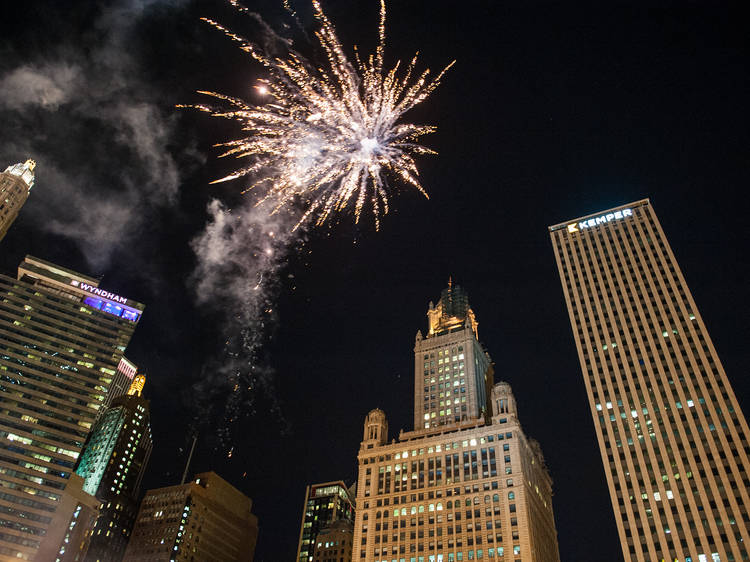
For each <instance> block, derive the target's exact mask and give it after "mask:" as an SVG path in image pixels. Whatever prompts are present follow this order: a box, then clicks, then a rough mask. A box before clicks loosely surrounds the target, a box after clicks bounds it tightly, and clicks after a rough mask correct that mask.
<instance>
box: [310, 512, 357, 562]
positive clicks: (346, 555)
mask: <svg viewBox="0 0 750 562" xmlns="http://www.w3.org/2000/svg"><path fill="white" fill-rule="evenodd" d="M352 544H354V525H353V523H352V522H351V521H347V520H346V519H338V520H337V521H334V522H333V523H331V524H330V525H327V526H326V527H324V528H323V529H321V530H320V532H318V536H317V538H316V539H315V548H313V551H312V552H313V560H314V561H315V562H351V560H352Z"/></svg>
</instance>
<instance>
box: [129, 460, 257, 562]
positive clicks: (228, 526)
mask: <svg viewBox="0 0 750 562" xmlns="http://www.w3.org/2000/svg"><path fill="white" fill-rule="evenodd" d="M252 506H253V500H251V499H250V498H248V497H247V496H246V495H244V494H243V493H242V492H240V491H239V490H237V489H236V488H234V487H233V486H232V485H230V484H229V483H228V482H227V481H225V480H224V479H222V478H221V477H220V476H219V475H217V474H216V473H215V472H204V473H203V474H198V475H197V476H196V477H195V480H194V481H192V482H188V483H187V484H181V485H179V486H169V487H167V488H158V489H155V490H149V491H148V492H146V497H145V498H143V501H142V502H141V509H140V511H139V512H138V518H137V519H136V523H135V528H134V529H133V534H132V536H131V538H130V542H129V543H128V548H127V550H126V551H125V558H124V560H125V561H126V562H136V561H137V562H146V561H148V562H170V561H173V562H183V561H191V562H252V560H253V556H254V554H255V544H256V541H257V539H258V518H257V517H256V516H255V515H253V514H252V513H251V512H250V510H251V508H252Z"/></svg>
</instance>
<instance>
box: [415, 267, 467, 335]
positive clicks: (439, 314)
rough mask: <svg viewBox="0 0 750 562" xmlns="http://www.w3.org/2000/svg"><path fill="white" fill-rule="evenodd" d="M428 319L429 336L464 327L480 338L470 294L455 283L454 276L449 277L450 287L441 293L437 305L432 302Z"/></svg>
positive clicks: (428, 311)
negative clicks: (470, 303) (470, 302)
mask: <svg viewBox="0 0 750 562" xmlns="http://www.w3.org/2000/svg"><path fill="white" fill-rule="evenodd" d="M427 320H428V323H429V333H428V334H427V337H428V338H429V337H432V336H436V335H440V334H443V333H446V332H449V331H452V330H454V329H456V328H463V327H467V328H471V330H472V331H473V332H474V335H475V336H476V337H477V339H478V338H479V334H478V331H477V327H478V323H477V320H476V316H475V315H474V311H473V310H472V309H471V306H470V305H469V295H468V293H467V292H466V291H464V290H463V289H462V288H461V287H460V286H459V285H454V284H453V279H452V278H449V279H448V288H447V289H443V291H442V292H441V293H440V300H439V301H438V303H437V305H433V304H432V303H430V307H429V309H428V310H427Z"/></svg>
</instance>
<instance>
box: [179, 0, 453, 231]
mask: <svg viewBox="0 0 750 562" xmlns="http://www.w3.org/2000/svg"><path fill="white" fill-rule="evenodd" d="M232 4H233V5H234V6H235V7H237V8H238V9H239V10H240V11H245V12H247V9H246V8H244V7H242V6H240V5H239V4H237V3H236V2H232ZM312 5H313V9H314V13H315V17H316V19H317V20H318V22H319V24H320V28H319V30H318V31H317V32H316V34H315V35H316V36H317V38H318V41H319V42H320V45H321V46H322V48H323V51H324V52H325V55H326V63H327V64H326V65H324V66H321V67H315V66H313V65H312V64H311V63H309V62H308V61H307V60H306V59H305V58H304V57H302V56H301V55H300V54H298V53H296V52H295V51H293V50H291V49H290V50H289V52H288V53H287V55H286V56H285V58H279V57H272V56H269V55H267V54H266V53H264V52H263V50H262V49H260V48H259V47H257V46H256V45H254V44H253V43H251V42H250V41H247V40H246V39H244V38H243V37H240V36H239V35H236V34H235V33H233V32H232V31H230V30H229V29H226V28H225V27H223V26H222V25H220V24H219V23H217V22H215V21H213V20H210V19H205V18H204V21H206V22H208V23H209V24H211V25H212V26H214V27H215V28H217V29H218V30H220V31H222V32H224V33H225V34H226V35H227V36H228V37H230V38H231V39H232V40H233V41H236V42H237V43H239V44H240V48H241V49H242V50H244V51H245V52H247V53H248V54H250V55H251V56H252V57H253V58H254V59H255V60H257V61H258V62H260V63H261V64H262V65H263V66H264V67H265V68H266V70H267V72H268V77H267V78H265V79H263V80H262V81H261V82H260V84H259V85H258V86H257V89H258V92H259V93H260V94H262V95H263V98H264V101H265V103H263V104H262V105H253V104H250V103H248V102H246V101H244V100H242V99H239V98H236V97H232V96H227V95H223V94H220V93H216V92H207V91H201V92H200V93H201V94H205V95H208V96H212V97H214V98H217V99H219V100H221V102H222V104H221V105H222V107H219V108H217V107H211V106H208V105H193V106H189V107H193V108H196V109H199V110H201V111H205V112H208V113H210V114H212V115H214V116H216V117H222V118H226V119H231V120H236V121H238V122H239V123H241V125H242V129H243V131H245V133H246V135H245V136H244V137H243V138H240V139H237V140H231V141H228V142H224V143H221V144H219V145H217V146H222V147H224V148H225V149H226V150H225V152H224V153H223V154H222V155H221V156H234V157H237V158H241V159H246V162H247V163H246V164H245V165H243V166H242V167H241V168H239V169H237V170H236V171H235V172H233V173H232V174H230V175H228V176H226V177H224V178H221V179H219V180H216V182H222V181H228V180H233V179H236V178H241V177H244V176H247V177H248V178H249V179H250V180H251V184H250V186H249V187H247V188H246V189H245V191H248V190H250V189H253V188H258V189H260V190H261V193H262V196H261V197H260V198H259V202H258V204H260V203H263V202H265V201H268V202H270V203H271V204H272V205H273V206H274V211H278V210H279V209H281V208H282V207H286V206H289V205H291V204H294V203H295V202H297V201H300V202H302V205H303V209H304V210H303V212H302V214H301V217H300V218H299V220H298V221H297V223H296V225H295V226H294V228H295V229H296V228H297V227H299V226H300V225H301V224H303V223H305V222H306V221H307V220H308V219H309V218H314V220H315V223H316V224H317V225H318V226H319V225H322V224H324V223H325V222H326V221H327V220H329V219H330V218H331V217H332V216H333V215H334V214H337V213H339V212H341V211H344V210H346V209H347V208H351V207H353V209H354V216H355V221H357V222H358V221H359V218H360V215H361V213H362V211H363V209H364V208H365V207H366V206H367V205H368V202H369V205H370V206H371V209H372V212H373V216H374V217H375V226H376V228H378V227H379V225H380V216H381V214H385V213H387V212H388V197H389V190H390V188H389V185H388V181H387V178H388V176H392V177H395V178H396V179H398V180H400V181H401V182H403V183H405V184H407V185H409V186H412V187H414V188H416V189H417V190H419V191H420V192H421V193H422V194H424V195H425V196H426V197H427V192H426V191H425V190H424V188H423V187H422V185H421V183H420V181H419V172H418V170H417V165H416V162H415V159H414V157H415V155H418V154H434V153H435V152H434V151H432V150H430V149H429V148H426V147H424V146H422V145H421V144H419V143H418V140H419V138H420V137H422V136H423V135H426V134H428V133H431V132H433V131H434V130H435V127H433V126H431V125H416V124H412V123H399V120H400V119H401V118H402V116H403V115H404V114H405V113H406V112H407V111H409V110H410V109H412V108H413V107H414V106H416V105H417V104H419V103H420V102H422V101H424V100H425V98H427V96H429V95H430V94H431V93H432V92H433V90H434V89H435V88H436V87H437V86H438V85H439V83H440V79H441V78H442V77H443V75H444V74H445V72H446V71H447V70H448V69H449V68H450V67H451V66H452V65H453V63H451V64H450V65H448V66H447V67H446V68H444V69H443V70H442V71H441V72H440V73H439V74H438V75H437V76H436V77H435V78H432V79H430V71H429V69H427V70H424V71H422V72H421V73H417V72H416V64H417V56H416V55H415V56H414V57H413V58H412V59H411V61H410V62H409V63H408V64H407V65H405V68H403V69H402V68H401V64H400V62H399V63H396V64H395V66H394V67H393V68H391V69H390V70H387V71H386V70H384V68H383V65H384V63H383V56H384V50H385V13H386V10H385V2H384V1H383V0H381V2H380V22H379V26H378V37H379V40H378V46H377V49H376V51H375V53H374V54H373V55H369V56H368V57H366V58H364V59H362V58H361V57H360V56H359V54H358V53H357V51H356V49H355V57H354V63H352V62H350V60H349V59H348V58H347V56H346V54H345V53H344V49H343V47H342V45H341V42H340V41H339V39H338V37H337V36H336V31H335V29H334V27H333V25H332V24H331V22H330V20H329V19H328V17H327V16H326V15H325V13H324V12H323V9H322V7H321V5H320V2H319V1H317V0H313V2H312ZM216 182H214V183H216Z"/></svg>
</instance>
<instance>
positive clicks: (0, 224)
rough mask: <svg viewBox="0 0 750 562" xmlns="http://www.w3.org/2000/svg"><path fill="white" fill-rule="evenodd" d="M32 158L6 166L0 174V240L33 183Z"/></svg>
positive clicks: (14, 218)
mask: <svg viewBox="0 0 750 562" xmlns="http://www.w3.org/2000/svg"><path fill="white" fill-rule="evenodd" d="M35 167H36V163H35V162H34V161H33V160H26V162H23V163H18V164H14V165H12V166H8V167H7V168H6V169H5V171H4V172H3V173H2V174H0V240H2V239H3V238H4V237H5V235H6V234H7V232H8V229H9V228H10V225H12V224H13V221H14V220H16V217H17V216H18V213H19V211H20V210H21V207H23V204H24V203H26V199H28V198H29V193H30V192H31V188H32V187H33V185H34V168H35Z"/></svg>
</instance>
